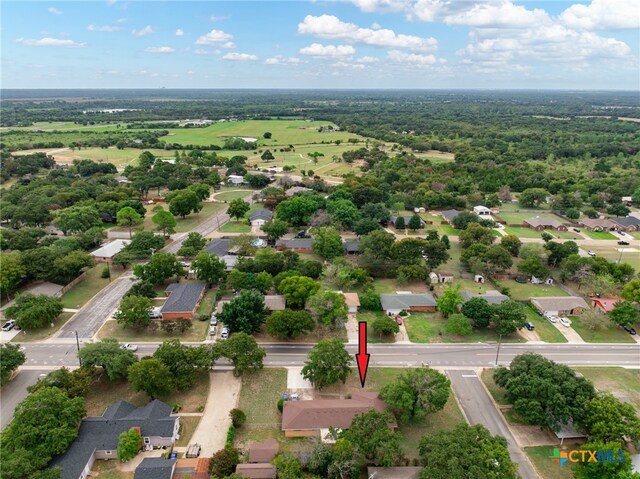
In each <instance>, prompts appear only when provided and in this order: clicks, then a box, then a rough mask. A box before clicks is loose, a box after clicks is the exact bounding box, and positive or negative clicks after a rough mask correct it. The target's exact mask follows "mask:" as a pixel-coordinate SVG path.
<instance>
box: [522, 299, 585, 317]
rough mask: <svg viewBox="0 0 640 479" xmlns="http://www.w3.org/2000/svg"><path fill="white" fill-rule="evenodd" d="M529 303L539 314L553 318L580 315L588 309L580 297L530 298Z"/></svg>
mask: <svg viewBox="0 0 640 479" xmlns="http://www.w3.org/2000/svg"><path fill="white" fill-rule="evenodd" d="M529 301H531V304H533V306H534V307H535V308H536V309H537V310H538V311H540V312H541V313H547V314H551V315H553V316H568V315H571V314H580V313H582V311H583V310H585V309H587V308H588V307H589V305H587V302H586V301H585V300H584V299H583V298H581V297H580V296H541V297H538V298H530V299H529Z"/></svg>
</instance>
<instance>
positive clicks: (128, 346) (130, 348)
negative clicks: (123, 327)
mask: <svg viewBox="0 0 640 479" xmlns="http://www.w3.org/2000/svg"><path fill="white" fill-rule="evenodd" d="M120 348H121V349H126V350H127V351H131V352H132V353H135V352H136V351H137V350H138V346H136V345H135V344H129V343H125V344H123V345H121V346H120Z"/></svg>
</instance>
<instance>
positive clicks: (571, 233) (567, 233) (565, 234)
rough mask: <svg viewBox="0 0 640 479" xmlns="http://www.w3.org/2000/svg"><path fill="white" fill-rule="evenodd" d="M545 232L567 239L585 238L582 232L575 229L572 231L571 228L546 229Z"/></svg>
mask: <svg viewBox="0 0 640 479" xmlns="http://www.w3.org/2000/svg"><path fill="white" fill-rule="evenodd" d="M580 231H582V230H580ZM544 232H545V233H549V234H550V235H551V236H554V237H556V238H560V239H567V240H581V239H584V238H583V237H582V235H581V234H580V233H576V232H575V231H571V229H569V231H555V230H544Z"/></svg>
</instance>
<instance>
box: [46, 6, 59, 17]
mask: <svg viewBox="0 0 640 479" xmlns="http://www.w3.org/2000/svg"><path fill="white" fill-rule="evenodd" d="M47 12H49V13H50V14H51V15H62V12H61V11H60V10H58V9H57V8H55V7H49V8H47Z"/></svg>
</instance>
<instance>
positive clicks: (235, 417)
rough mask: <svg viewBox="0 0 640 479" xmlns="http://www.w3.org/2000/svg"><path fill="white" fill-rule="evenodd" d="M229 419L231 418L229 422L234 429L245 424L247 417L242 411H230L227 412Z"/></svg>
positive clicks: (236, 409)
mask: <svg viewBox="0 0 640 479" xmlns="http://www.w3.org/2000/svg"><path fill="white" fill-rule="evenodd" d="M229 417H230V418H231V422H232V423H233V426H234V427H241V426H242V425H243V424H244V423H245V422H247V415H246V414H245V413H244V411H243V410H242V409H238V408H234V409H232V410H231V412H229Z"/></svg>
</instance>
